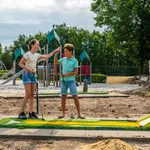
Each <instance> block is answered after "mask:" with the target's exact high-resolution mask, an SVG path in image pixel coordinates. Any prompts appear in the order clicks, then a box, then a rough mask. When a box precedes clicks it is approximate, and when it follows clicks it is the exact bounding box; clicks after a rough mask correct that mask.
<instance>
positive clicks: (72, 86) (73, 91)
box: [69, 81, 85, 119]
mask: <svg viewBox="0 0 150 150" xmlns="http://www.w3.org/2000/svg"><path fill="white" fill-rule="evenodd" d="M69 89H70V93H71V95H72V98H73V99H74V102H75V106H76V109H77V113H78V117H79V118H82V119H85V117H84V116H82V115H81V112H80V102H79V99H78V95H77V87H76V82H75V81H71V82H70V84H69Z"/></svg>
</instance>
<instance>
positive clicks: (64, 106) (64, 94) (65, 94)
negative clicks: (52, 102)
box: [58, 81, 68, 119]
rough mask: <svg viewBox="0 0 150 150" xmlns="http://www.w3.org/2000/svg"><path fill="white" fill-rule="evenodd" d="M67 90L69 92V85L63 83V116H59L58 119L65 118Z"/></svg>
mask: <svg viewBox="0 0 150 150" xmlns="http://www.w3.org/2000/svg"><path fill="white" fill-rule="evenodd" d="M67 90H68V85H67V83H65V81H62V82H61V95H62V97H61V107H62V115H61V116H59V117H58V118H60V119H61V118H63V117H65V109H66V98H67Z"/></svg>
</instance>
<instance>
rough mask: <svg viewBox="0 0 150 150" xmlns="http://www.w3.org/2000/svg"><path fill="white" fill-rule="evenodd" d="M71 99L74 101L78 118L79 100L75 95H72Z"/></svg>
mask: <svg viewBox="0 0 150 150" xmlns="http://www.w3.org/2000/svg"><path fill="white" fill-rule="evenodd" d="M72 98H73V100H74V103H75V106H76V109H77V113H78V116H80V102H79V99H78V95H77V94H76V95H72Z"/></svg>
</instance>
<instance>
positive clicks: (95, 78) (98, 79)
mask: <svg viewBox="0 0 150 150" xmlns="http://www.w3.org/2000/svg"><path fill="white" fill-rule="evenodd" d="M106 80H107V76H106V75H104V74H92V83H106Z"/></svg>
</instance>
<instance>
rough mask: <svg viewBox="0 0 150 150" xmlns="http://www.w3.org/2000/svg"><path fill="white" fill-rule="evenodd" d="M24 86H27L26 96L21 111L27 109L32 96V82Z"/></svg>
mask: <svg viewBox="0 0 150 150" xmlns="http://www.w3.org/2000/svg"><path fill="white" fill-rule="evenodd" d="M24 88H25V97H24V99H23V104H22V108H21V112H24V111H25V108H26V105H27V102H28V99H29V98H30V95H31V84H30V83H27V84H24Z"/></svg>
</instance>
